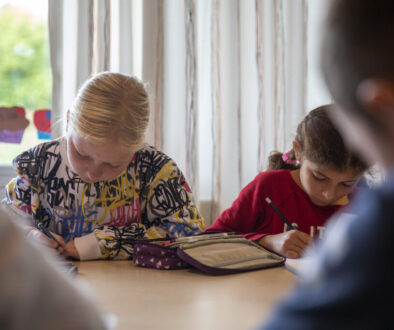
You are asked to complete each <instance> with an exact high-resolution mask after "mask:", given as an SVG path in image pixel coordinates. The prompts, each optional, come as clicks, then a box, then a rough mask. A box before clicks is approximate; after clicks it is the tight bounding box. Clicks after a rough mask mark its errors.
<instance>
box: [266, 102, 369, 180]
mask: <svg viewBox="0 0 394 330" xmlns="http://www.w3.org/2000/svg"><path fill="white" fill-rule="evenodd" d="M330 111H333V106H332V105H323V106H321V107H318V108H316V109H314V110H312V111H311V112H309V113H308V115H307V116H306V117H305V118H304V120H303V121H302V122H301V123H300V124H299V125H298V127H297V135H296V137H295V141H297V142H298V143H299V145H300V149H301V157H302V158H304V157H305V158H306V159H308V160H310V161H312V162H314V163H317V164H320V165H325V166H329V167H332V168H334V169H336V170H338V171H344V170H346V169H348V168H353V169H355V170H356V171H357V172H358V173H362V172H364V171H365V170H366V168H367V166H366V165H365V163H364V162H362V161H361V160H360V159H359V158H358V157H357V156H356V155H354V154H353V153H352V152H351V151H350V150H349V149H348V148H346V146H345V144H344V142H343V139H342V137H341V135H340V134H339V132H338V130H337V129H336V128H335V126H334V125H333V123H332V122H331V120H330V118H329V114H328V113H329V112H330ZM282 156H283V154H282V153H280V152H273V153H271V155H270V157H269V165H268V169H269V170H276V169H290V170H292V169H298V168H299V167H300V166H299V165H298V164H289V162H285V161H284V160H283V159H282ZM288 158H289V159H290V160H291V161H293V162H295V160H296V157H295V152H294V150H293V149H291V150H290V152H289V154H288Z"/></svg>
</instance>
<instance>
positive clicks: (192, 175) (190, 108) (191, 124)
mask: <svg viewBox="0 0 394 330" xmlns="http://www.w3.org/2000/svg"><path fill="white" fill-rule="evenodd" d="M184 10H185V46H186V61H185V81H186V83H185V94H186V97H185V101H186V104H185V109H186V115H185V120H186V123H185V136H186V139H185V141H186V144H185V149H186V177H187V178H188V179H189V183H190V184H191V186H192V187H193V192H194V194H195V198H196V197H197V196H198V182H197V175H196V174H197V173H196V169H197V150H198V148H197V130H196V118H197V112H196V110H197V109H196V101H197V100H196V88H197V87H196V56H197V54H196V51H195V4H194V1H193V0H185V9H184Z"/></svg>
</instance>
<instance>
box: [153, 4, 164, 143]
mask: <svg viewBox="0 0 394 330" xmlns="http://www.w3.org/2000/svg"><path fill="white" fill-rule="evenodd" d="M156 9H157V12H156V15H155V16H156V19H157V32H156V74H155V84H154V93H155V96H154V107H153V111H154V113H153V120H154V122H153V127H154V133H153V136H154V146H155V147H156V148H158V149H161V148H162V145H163V113H162V109H163V105H162V101H163V98H162V89H163V2H162V1H158V2H157V6H156ZM151 118H152V117H151Z"/></svg>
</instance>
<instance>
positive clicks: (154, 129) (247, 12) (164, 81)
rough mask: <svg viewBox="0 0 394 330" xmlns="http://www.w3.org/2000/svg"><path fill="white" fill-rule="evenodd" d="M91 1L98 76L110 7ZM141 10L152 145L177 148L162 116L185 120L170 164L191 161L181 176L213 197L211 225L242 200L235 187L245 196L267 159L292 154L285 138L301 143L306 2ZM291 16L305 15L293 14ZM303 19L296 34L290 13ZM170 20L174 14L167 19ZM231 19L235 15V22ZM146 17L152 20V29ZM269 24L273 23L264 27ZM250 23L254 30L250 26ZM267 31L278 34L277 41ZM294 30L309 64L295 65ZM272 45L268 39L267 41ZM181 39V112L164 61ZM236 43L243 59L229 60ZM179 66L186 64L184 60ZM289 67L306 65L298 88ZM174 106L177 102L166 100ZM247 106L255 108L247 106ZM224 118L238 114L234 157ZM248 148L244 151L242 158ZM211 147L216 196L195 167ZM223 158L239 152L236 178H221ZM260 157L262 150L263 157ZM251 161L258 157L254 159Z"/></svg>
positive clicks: (153, 3)
mask: <svg viewBox="0 0 394 330" xmlns="http://www.w3.org/2000/svg"><path fill="white" fill-rule="evenodd" d="M88 1H89V2H88V7H89V9H88V11H89V13H88V16H87V19H88V20H89V24H88V25H89V37H88V38H89V40H90V42H89V43H88V44H87V45H86V46H87V47H88V48H89V51H88V53H89V54H90V55H89V56H90V58H91V70H90V71H91V72H92V73H96V72H100V71H103V70H111V67H110V58H111V40H110V31H111V20H110V14H111V1H110V0H88ZM167 6H169V7H171V6H172V7H171V8H172V9H174V6H175V7H176V8H182V9H181V10H180V11H181V13H183V17H182V18H180V19H179V17H178V19H176V18H175V17H173V16H172V15H173V14H174V12H173V11H170V10H166V8H167ZM142 7H143V10H144V12H143V13H140V15H143V17H144V18H145V23H144V27H145V30H146V29H149V27H151V28H152V30H151V31H149V32H148V33H147V34H145V33H146V32H145V30H144V31H143V36H144V38H143V50H144V52H145V53H143V54H142V58H143V60H144V61H146V62H145V64H144V68H145V66H150V68H151V71H150V72H149V73H148V74H147V75H146V76H143V77H142V79H143V80H144V81H146V82H147V83H148V86H150V87H151V89H150V90H149V91H150V93H151V96H152V100H153V102H152V109H151V110H152V115H151V123H150V128H149V129H150V133H149V134H150V135H149V134H148V135H149V139H148V141H149V142H150V143H152V144H153V145H155V146H156V147H157V148H160V149H162V148H163V147H165V146H163V141H164V137H165V136H166V140H165V141H166V144H173V145H176V146H178V145H179V139H178V140H177V141H170V140H169V139H168V138H167V132H168V131H169V130H173V129H174V127H164V126H163V120H164V113H165V114H166V122H167V123H168V122H171V116H177V118H185V119H184V126H183V125H182V128H181V129H180V130H179V138H184V142H182V143H183V147H181V148H180V149H183V150H179V151H177V152H179V155H178V154H170V156H172V157H173V158H174V159H176V160H178V159H180V160H183V159H184V160H185V164H184V166H182V169H183V170H184V172H185V174H186V177H187V179H188V181H189V183H190V184H191V186H192V189H193V190H194V192H195V194H196V196H195V197H199V196H198V195H199V190H200V191H202V190H205V191H207V190H208V193H209V197H206V196H204V197H203V198H204V199H207V198H208V199H209V200H210V203H211V207H210V211H209V212H208V213H209V214H205V216H206V217H207V218H208V219H211V220H213V219H214V218H215V217H216V216H218V214H219V213H220V212H221V211H222V210H223V209H224V208H226V207H228V206H229V200H231V199H234V198H235V197H236V196H230V197H229V196H228V193H227V191H228V190H231V189H228V187H229V186H232V187H236V189H234V188H233V190H236V191H239V190H240V189H241V188H242V187H243V186H244V185H245V184H246V183H247V182H249V181H250V180H251V179H252V178H253V177H254V176H255V175H256V174H257V172H258V171H262V170H263V169H264V168H265V167H266V165H267V156H268V155H269V152H270V151H272V150H280V151H285V150H284V149H285V148H288V147H289V146H286V145H285V143H286V138H287V139H288V137H289V135H293V136H294V131H293V130H292V129H293V127H294V120H297V121H299V120H300V119H301V118H302V117H303V116H304V115H305V113H306V112H307V109H306V102H307V84H306V77H307V73H308V56H307V49H308V47H307V46H308V44H307V42H308V40H307V24H308V0H294V1H291V2H290V1H284V0H255V1H254V2H250V1H242V0H236V2H228V1H225V0H210V2H209V3H206V2H197V1H195V0H184V1H183V2H181V1H179V2H165V1H161V0H150V1H149V2H145V1H144V2H143V5H142ZM199 7H200V8H204V11H203V12H202V11H201V12H199V9H198V8H199ZM294 8H301V9H300V10H299V11H295V10H293V9H294ZM296 12H297V13H298V14H297V15H300V14H301V15H302V18H301V20H299V21H300V22H301V24H299V23H297V24H299V25H297V26H294V22H298V21H297V20H294V19H293V18H294V17H293V16H292V15H295V13H296ZM285 13H286V15H285ZM164 15H171V16H169V17H164ZM226 15H230V17H231V18H229V17H227V16H226ZM147 17H149V20H151V21H149V22H147V21H146V18H147ZM267 17H269V18H270V19H269V20H267ZM298 18H299V17H298ZM130 19H132V18H130ZM182 19H183V26H182ZM253 20H254V21H253ZM174 22H176V23H177V24H179V32H178V31H176V33H175V34H174V33H172V34H171V35H169V36H164V31H166V29H168V26H169V25H170V24H174ZM229 22H230V23H229ZM251 23H254V24H253V25H251ZM204 24H205V25H206V26H209V27H210V30H209V35H207V36H206V37H205V36H204V37H205V38H201V36H198V34H197V27H198V26H199V25H200V26H201V25H204ZM230 24H231V27H234V29H233V30H232V31H235V33H236V35H234V36H232V35H231V36H230V39H231V40H230V41H229V40H228V38H229V34H228V31H227V29H229V27H230ZM234 25H236V26H234ZM271 28H272V29H273V30H271ZM120 29H122V26H120ZM199 31H200V30H199ZM270 31H273V32H272V40H271V37H270ZM289 31H291V33H292V35H291V38H290V36H288V37H287V35H286V33H289ZM293 32H294V33H301V34H302V37H301V38H300V40H302V43H301V45H300V47H299V49H298V48H297V52H298V51H299V52H301V53H297V54H302V55H301V56H299V57H300V58H302V61H298V62H296V63H294V62H293V58H292V56H293V55H294V49H295V48H294V45H292V44H291V41H292V40H291V39H292V38H293ZM178 33H179V34H178ZM245 33H248V35H245ZM251 34H254V35H251ZM197 37H198V38H199V39H198V40H201V39H203V40H206V41H208V42H206V43H204V44H197ZM265 37H267V38H268V39H267V40H265V39H264V38H265ZM174 40H176V44H177V45H178V44H179V42H181V43H182V45H183V47H184V54H185V58H184V62H183V63H179V67H180V68H181V70H184V73H183V75H184V85H183V86H176V88H171V89H170V90H174V91H175V90H176V91H182V93H184V97H185V98H184V106H182V107H181V108H179V106H178V107H175V106H173V105H172V104H169V103H166V104H165V105H164V104H163V98H164V96H163V86H164V85H165V86H167V85H168V84H169V85H171V84H174V83H175V81H176V83H179V80H176V79H173V76H172V75H171V74H169V75H168V76H165V75H164V72H172V70H174V69H176V70H178V68H173V67H164V66H165V65H166V63H169V61H168V59H166V60H165V59H164V56H165V55H166V54H167V50H168V48H171V47H172V43H174ZM180 40H181V41H180ZM248 40H251V41H250V42H249V41H248ZM231 42H232V43H235V47H234V48H232V49H235V51H236V53H234V54H228V53H226V51H227V49H226V50H223V45H228V44H229V43H231ZM167 47H168V48H167ZM200 47H202V48H200ZM201 49H202V51H203V52H205V53H207V54H209V56H210V65H211V70H209V72H208V73H205V75H206V76H200V74H201V72H200V71H199V67H200V66H201V67H203V65H202V63H201V59H199V58H198V54H199V53H198V52H197V50H198V51H199V52H201ZM120 50H122V47H120ZM164 50H166V52H164ZM172 54H173V53H172ZM112 55H114V54H112ZM116 56H117V55H116ZM250 56H252V62H250ZM180 58H182V57H181V56H180ZM228 58H230V60H231V61H233V62H231V63H233V64H234V68H230V69H232V70H234V71H233V74H234V77H236V79H237V81H236V82H235V83H234V84H233V85H232V86H233V87H232V88H233V89H234V90H228V88H225V87H226V86H227V84H225V83H226V82H225V81H223V79H224V77H228V75H226V70H227V68H228V63H224V62H223V61H224V60H227V59H228ZM253 59H254V60H253ZM204 64H205V63H204ZM292 65H297V66H298V67H301V66H302V75H303V78H301V79H300V80H299V82H300V84H294V83H293V84H291V83H290V81H291V79H292V78H293V77H292V76H291V75H292V73H291V71H290V68H289V67H290V66H292ZM235 66H236V67H235ZM245 68H248V70H245ZM148 71H149V70H148ZM252 76H253V77H252ZM200 81H209V84H211V89H210V93H211V97H210V101H208V103H210V107H211V108H210V115H211V116H212V119H210V120H211V121H210V122H209V124H210V127H211V143H212V144H211V145H210V146H207V148H205V146H204V148H202V149H198V145H199V143H198V141H199V136H198V129H199V127H198V120H199V111H198V105H199V103H200V102H201V100H200V99H199V95H200V94H199V91H198V89H197V86H200ZM244 82H247V83H244ZM295 86H296V87H295ZM295 88H296V90H295V91H294V89H295ZM166 90H167V88H166ZM295 93H297V94H296V95H302V98H301V102H300V103H301V104H300V103H297V104H296V105H294V104H293V102H292V100H293V99H292V98H291V97H292V95H294V94H295ZM230 94H231V96H235V97H233V99H234V100H236V103H235V104H234V109H227V108H226V109H224V108H223V105H224V104H225V102H224V100H226V97H228V95H230ZM175 98H176V96H175V97H172V98H166V99H167V100H168V99H175ZM182 100H183V99H182ZM204 101H206V100H204ZM201 103H202V102H201ZM244 104H247V105H248V106H247V107H245V108H243V106H244ZM165 107H170V108H171V109H166V108H165ZM288 107H289V109H288ZM169 110H171V111H169ZM227 111H233V112H232V113H231V115H232V116H234V118H236V120H237V123H236V124H235V126H234V132H232V134H234V145H233V146H231V151H229V150H228V148H224V146H223V143H227V141H224V140H223V133H225V132H228V129H227V128H226V127H224V126H223V125H224V123H225V122H226V119H227V118H229V117H227V114H228V112H227ZM272 111H273V113H272ZM175 112H176V113H175ZM201 112H202V111H201ZM253 116H254V118H255V119H254V120H253V122H250V120H251V119H250V118H253ZM232 118H233V117H232ZM248 121H249V122H248ZM249 126H251V127H253V134H252V132H251V131H249V130H248V129H245V130H244V131H243V129H242V128H243V127H249ZM256 127H257V128H256ZM226 129H227V130H226ZM255 129H257V132H255ZM227 134H228V133H227ZM250 136H256V138H255V140H254V141H252V142H250ZM245 141H248V143H249V144H250V143H251V144H252V146H251V147H250V148H249V147H248V148H247V149H246V147H245V145H246V144H245ZM226 146H227V145H226ZM243 148H245V149H244V150H243ZM204 149H206V150H208V152H209V153H211V154H210V155H209V159H210V161H211V162H212V163H211V169H210V171H211V173H210V175H212V180H210V183H209V184H210V185H211V186H210V187H209V188H207V187H204V189H202V188H203V187H202V186H201V177H202V176H204V175H206V173H201V172H200V169H199V167H198V162H199V158H201V157H202V158H204V157H206V155H205V156H204V155H199V154H198V150H203V151H204ZM253 150H254V151H253ZM164 151H166V150H164ZM226 152H227V153H228V152H232V153H233V154H234V155H235V156H234V157H232V158H231V159H235V161H236V164H235V167H234V168H235V172H234V173H233V175H232V176H231V177H224V173H225V172H226V171H225V170H223V169H225V168H226V164H224V159H226V160H227V159H229V157H227V154H226ZM255 152H257V155H256V153H255ZM252 154H253V155H252ZM251 155H252V156H253V157H250V156H251ZM211 158H212V160H211ZM249 158H250V159H253V162H252V164H253V166H252V167H250V166H248V164H250V163H248V160H249ZM255 164H256V165H255ZM251 168H253V170H251ZM199 185H200V187H199Z"/></svg>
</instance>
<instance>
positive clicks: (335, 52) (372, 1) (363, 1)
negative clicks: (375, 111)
mask: <svg viewBox="0 0 394 330" xmlns="http://www.w3.org/2000/svg"><path fill="white" fill-rule="evenodd" d="M393 58H394V1H393V0H332V1H331V6H330V11H329V14H328V16H327V19H326V22H325V29H324V34H323V47H322V69H323V73H324V77H325V80H326V83H327V86H328V89H329V90H330V92H331V95H332V96H333V98H334V99H335V101H336V102H337V103H338V105H339V106H340V107H341V108H343V109H344V110H345V111H350V112H353V113H355V114H358V115H359V116H361V117H363V118H364V119H367V120H368V121H369V123H370V125H371V128H373V127H374V126H375V127H377V123H376V122H375V120H374V119H373V118H372V117H371V116H369V115H368V112H366V111H365V110H364V108H363V105H362V104H360V102H359V101H358V98H357V88H358V86H359V84H360V83H361V82H362V81H363V80H365V79H369V78H381V79H388V80H390V81H394V60H393Z"/></svg>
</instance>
